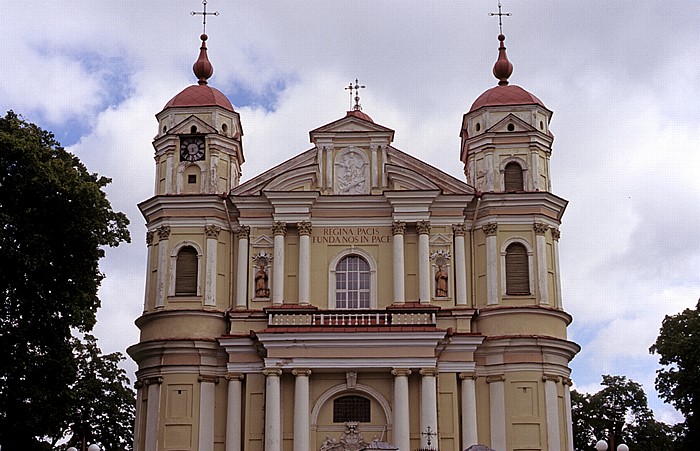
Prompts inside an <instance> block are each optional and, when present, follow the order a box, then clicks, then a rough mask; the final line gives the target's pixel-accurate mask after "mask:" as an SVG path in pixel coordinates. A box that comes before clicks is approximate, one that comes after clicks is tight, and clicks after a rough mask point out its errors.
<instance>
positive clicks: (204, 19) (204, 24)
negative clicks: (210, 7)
mask: <svg viewBox="0 0 700 451" xmlns="http://www.w3.org/2000/svg"><path fill="white" fill-rule="evenodd" d="M202 4H203V5H204V11H202V12H196V11H191V12H190V15H191V16H197V15H201V16H202V34H207V16H218V15H219V11H214V12H213V13H208V12H207V0H202Z"/></svg>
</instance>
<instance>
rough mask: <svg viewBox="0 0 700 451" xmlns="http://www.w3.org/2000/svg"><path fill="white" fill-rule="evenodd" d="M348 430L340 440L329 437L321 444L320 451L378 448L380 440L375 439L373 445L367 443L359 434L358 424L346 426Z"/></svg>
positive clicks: (350, 423)
mask: <svg viewBox="0 0 700 451" xmlns="http://www.w3.org/2000/svg"><path fill="white" fill-rule="evenodd" d="M345 427H346V428H347V429H346V431H345V432H343V434H342V435H341V437H340V440H338V439H336V438H335V437H332V438H330V437H328V436H326V439H325V440H324V441H323V443H321V448H320V451H360V450H362V449H367V448H370V449H372V448H378V447H377V444H378V442H379V439H378V438H377V437H375V438H374V439H373V440H372V442H371V443H368V442H366V441H365V438H364V437H363V436H362V434H361V433H359V432H357V423H356V422H348V423H346V424H345Z"/></svg>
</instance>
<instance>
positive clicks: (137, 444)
mask: <svg viewBox="0 0 700 451" xmlns="http://www.w3.org/2000/svg"><path fill="white" fill-rule="evenodd" d="M134 388H135V389H136V415H135V421H134V451H141V436H142V434H143V431H141V415H145V414H146V413H145V412H143V411H142V409H141V407H142V404H143V391H144V383H143V382H141V381H139V380H137V381H136V383H135V384H134Z"/></svg>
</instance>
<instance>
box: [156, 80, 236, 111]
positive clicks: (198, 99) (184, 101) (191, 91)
mask: <svg viewBox="0 0 700 451" xmlns="http://www.w3.org/2000/svg"><path fill="white" fill-rule="evenodd" d="M197 106H218V107H221V108H224V109H226V110H229V111H233V105H231V102H230V101H229V100H228V99H227V98H226V96H225V95H224V94H223V93H222V92H221V91H219V90H218V89H216V88H212V87H211V86H209V85H194V86H189V87H187V88H185V89H183V90H182V91H181V92H180V93H179V94H178V95H176V96H175V97H173V98H172V99H170V102H168V103H167V104H166V105H165V107H163V109H166V108H171V107H173V108H177V107H197Z"/></svg>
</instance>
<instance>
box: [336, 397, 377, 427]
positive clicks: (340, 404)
mask: <svg viewBox="0 0 700 451" xmlns="http://www.w3.org/2000/svg"><path fill="white" fill-rule="evenodd" d="M370 406H371V403H370V400H369V399H367V398H365V397H362V396H354V395H353V396H341V397H340V398H336V399H335V400H333V422H334V423H347V422H348V421H357V422H359V423H369V422H370V421H372V420H371V409H370Z"/></svg>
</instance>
